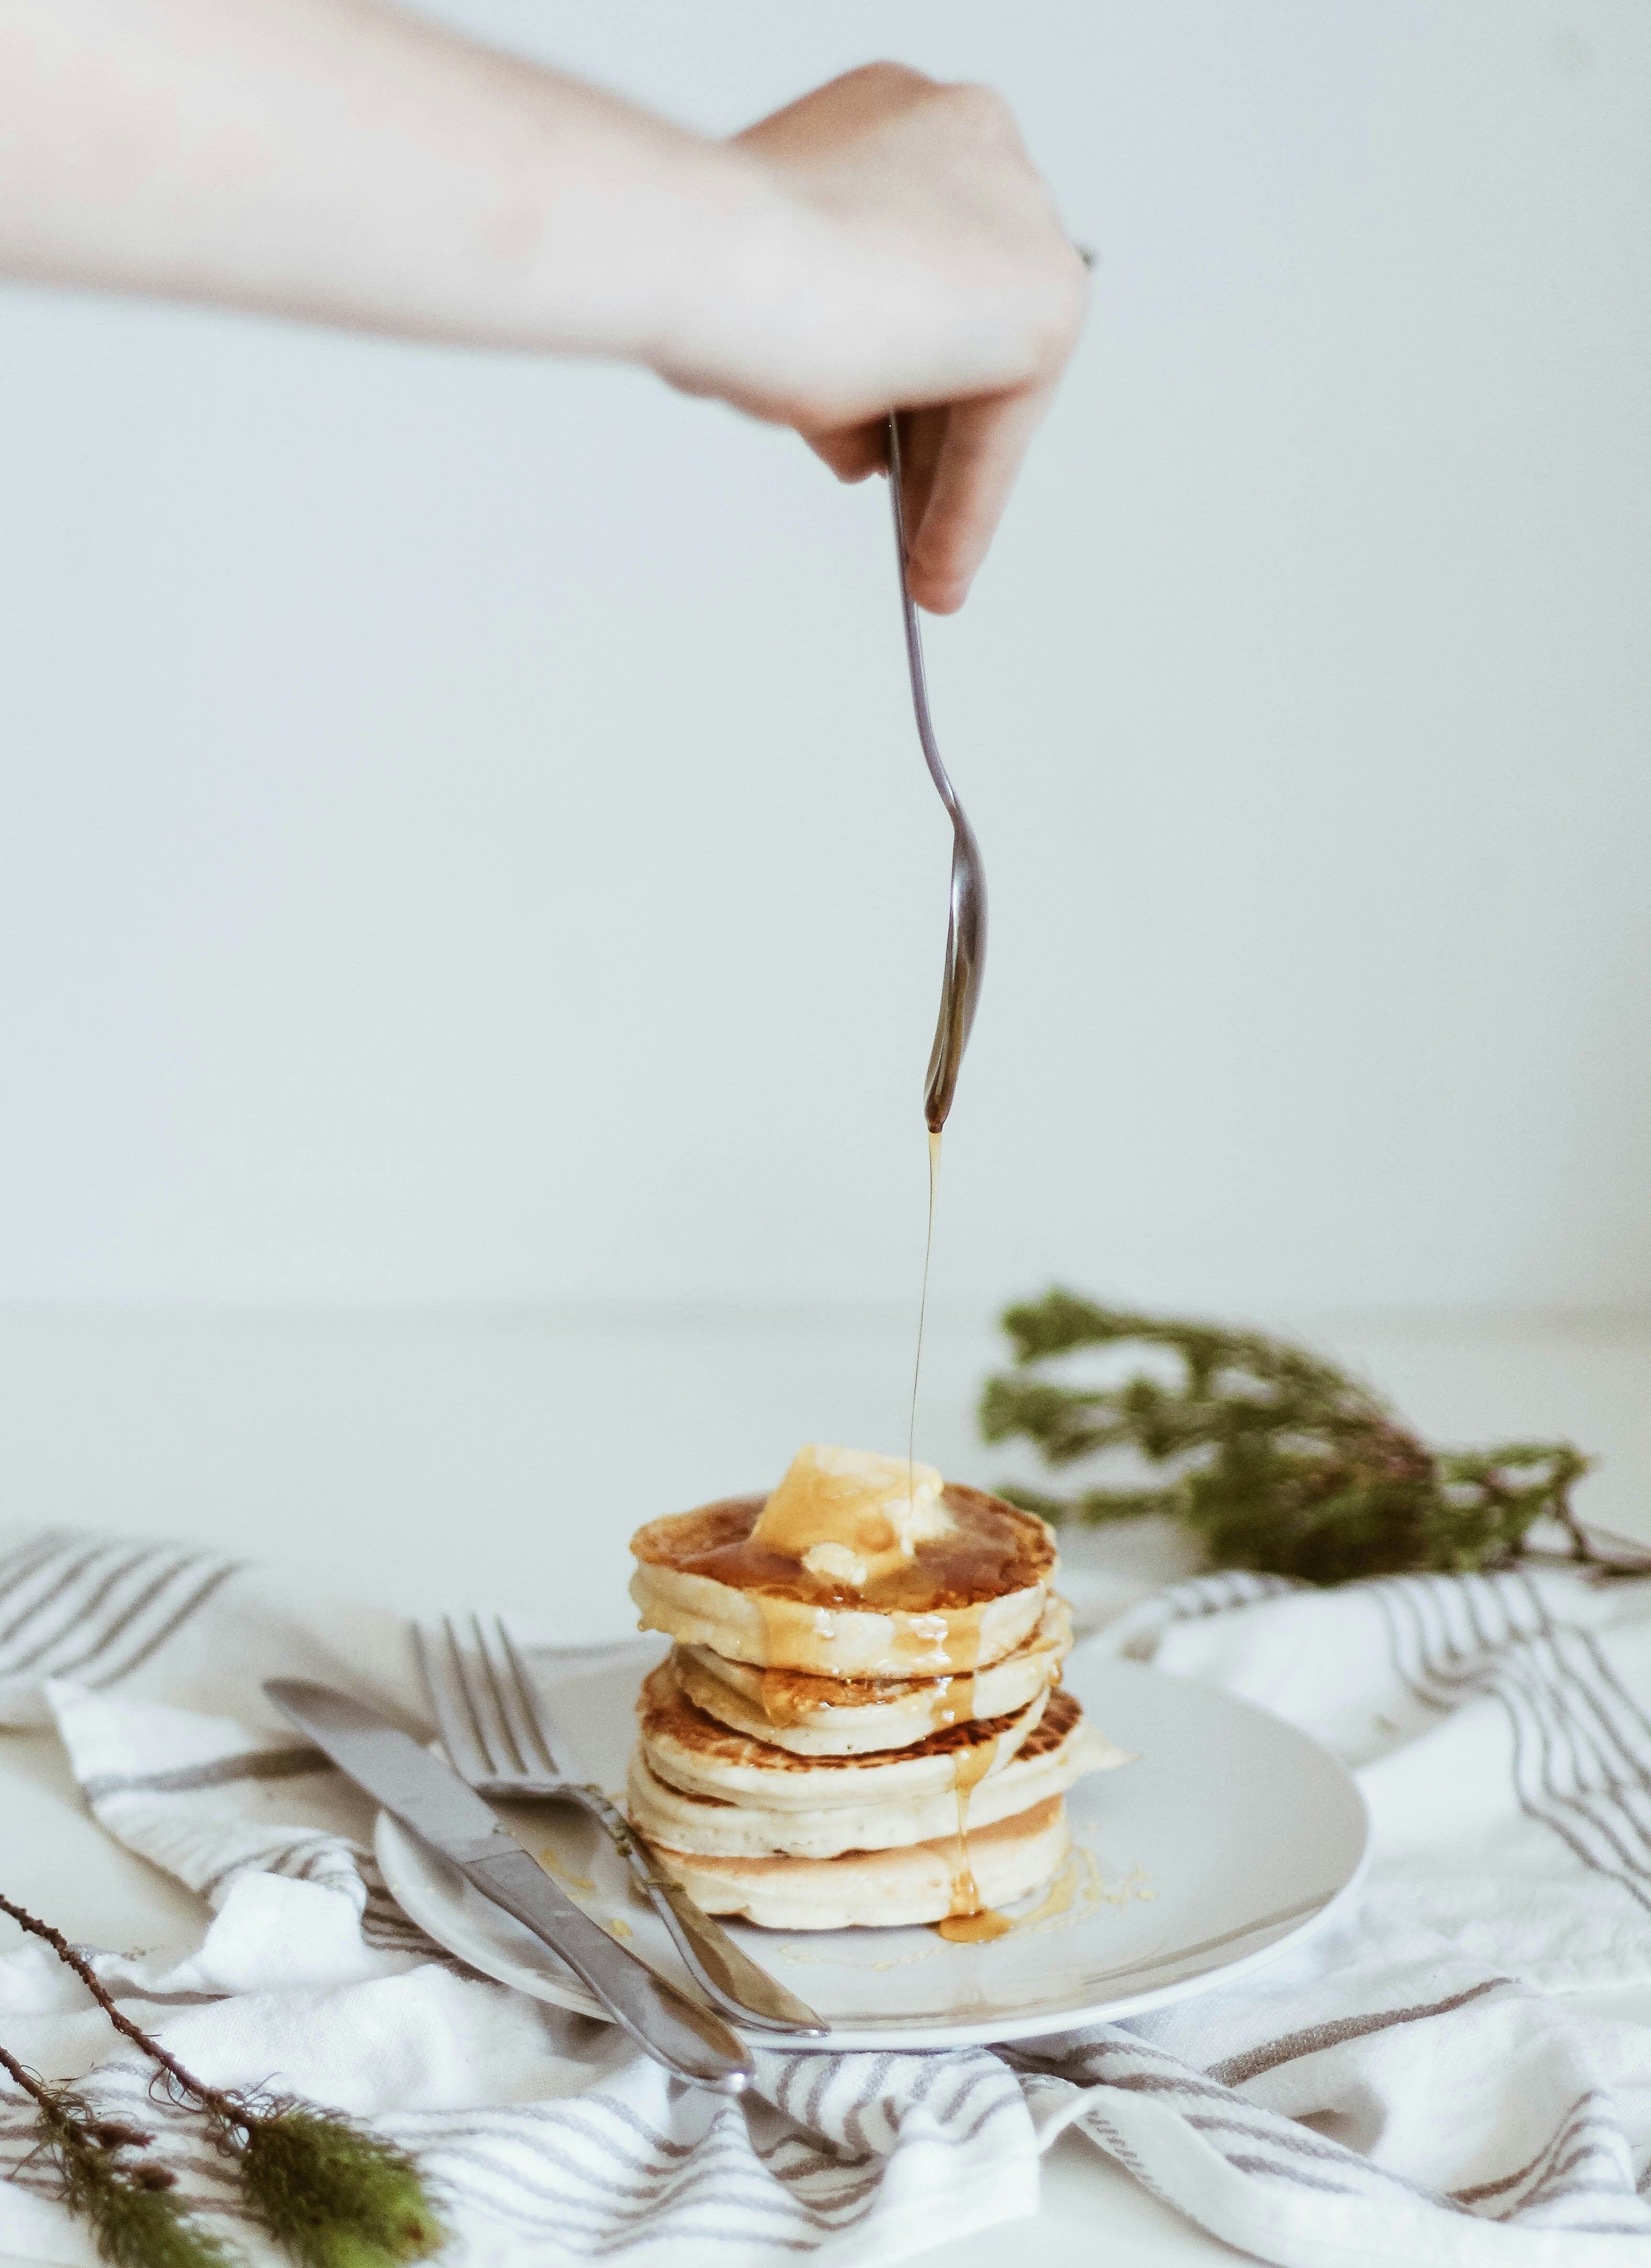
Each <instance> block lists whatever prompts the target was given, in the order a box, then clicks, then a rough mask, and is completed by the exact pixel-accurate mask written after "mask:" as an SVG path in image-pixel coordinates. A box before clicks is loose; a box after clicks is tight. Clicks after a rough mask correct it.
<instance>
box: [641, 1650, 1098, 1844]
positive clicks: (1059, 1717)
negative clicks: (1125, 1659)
mask: <svg viewBox="0 0 1651 2268" xmlns="http://www.w3.org/2000/svg"><path fill="white" fill-rule="evenodd" d="M644 1695H645V1699H644V1706H643V1711H642V1737H641V1739H640V1740H639V1741H638V1744H637V1748H636V1749H635V1751H634V1753H633V1755H632V1756H631V1760H630V1776H629V1779H628V1783H627V1790H626V1799H627V1806H628V1808H629V1810H630V1817H631V1821H632V1823H633V1824H634V1825H635V1826H636V1828H637V1829H638V1831H639V1832H640V1833H641V1834H642V1835H644V1836H645V1837H646V1838H647V1840H648V1841H649V1842H650V1843H652V1844H661V1845H665V1846H666V1847H667V1849H670V1850H674V1851H685V1852H697V1853H699V1854H701V1855H704V1856H711V1857H719V1858H720V1857H726V1858H766V1857H775V1856H786V1857H792V1858H802V1859H830V1858H835V1857H837V1855H839V1854H840V1853H841V1852H845V1851H881V1850H888V1849H891V1848H893V1847H895V1846H896V1845H903V1844H908V1843H919V1842H924V1841H927V1840H930V1839H932V1838H933V1837H943V1836H945V1835H947V1833H948V1832H949V1833H952V1834H955V1832H956V1829H957V1825H958V1797H959V1795H960V1793H962V1794H964V1795H965V1797H966V1804H967V1818H968V1823H969V1839H970V1845H971V1847H972V1844H973V1837H974V1830H975V1828H976V1827H977V1826H983V1827H984V1826H990V1825H991V1823H992V1822H993V1821H995V1820H999V1819H1006V1818H1008V1817H1009V1816H1011V1815H1013V1813H1015V1812H1017V1811H1024V1810H1027V1809H1028V1808H1031V1807H1032V1806H1033V1805H1035V1804H1037V1803H1040V1802H1042V1801H1043V1800H1045V1799H1047V1798H1049V1797H1051V1796H1057V1795H1062V1794H1064V1793H1065V1791H1066V1789H1067V1788H1069V1787H1070V1786H1072V1783H1073V1782H1074V1781H1075V1780H1077V1779H1079V1778H1081V1776H1082V1775H1083V1774H1084V1773H1085V1772H1087V1771H1104V1770H1106V1769H1108V1768H1109V1766H1111V1765H1113V1764H1124V1763H1125V1762H1127V1758H1126V1757H1125V1756H1124V1753H1123V1751H1122V1750H1121V1749H1117V1748H1115V1747H1114V1746H1113V1745H1112V1743H1111V1742H1109V1740H1108V1739H1107V1738H1106V1735H1105V1734H1103V1733H1102V1732H1100V1731H1099V1730H1097V1729H1096V1728H1095V1727H1093V1726H1090V1725H1088V1724H1087V1723H1086V1722H1085V1721H1084V1718H1083V1712H1082V1711H1081V1710H1080V1708H1079V1706H1078V1704H1077V1702H1076V1701H1074V1700H1073V1699H1072V1696H1071V1695H1070V1694H1069V1693H1065V1692H1060V1691H1056V1692H1053V1693H1050V1695H1049V1697H1048V1699H1047V1702H1046V1704H1045V1705H1044V1706H1043V1712H1042V1715H1041V1717H1038V1718H1037V1719H1036V1721H1028V1719H1030V1718H1031V1716H1032V1712H1029V1711H1028V1712H1023V1715H1022V1717H1020V1718H1014V1717H1010V1718H1002V1719H997V1720H995V1721H993V1722H987V1723H981V1722H979V1721H973V1722H970V1723H969V1724H965V1725H954V1726H951V1727H947V1730H946V1731H944V1732H940V1733H932V1734H930V1735H929V1737H928V1739H927V1740H926V1741H921V1742H916V1743H914V1744H913V1745H912V1746H910V1747H908V1748H904V1749H893V1750H890V1751H885V1752H882V1753H881V1754H875V1755H870V1756H837V1757H832V1758H830V1759H829V1761H828V1762H826V1763H824V1764H822V1761H821V1760H820V1759H818V1758H814V1757H807V1756H794V1755H792V1754H791V1753H790V1752H789V1751H788V1750H785V1749H773V1748H768V1749H765V1748H764V1747H763V1744H762V1743H761V1742H753V1741H749V1740H747V1739H746V1738H744V1737H743V1736H742V1735H741V1734H736V1733H733V1732H730V1731H729V1730H728V1728H727V1727H724V1726H721V1725H719V1724H717V1723H716V1722H715V1721H714V1720H713V1719H710V1718H708V1717H706V1716H705V1715H704V1712H702V1711H699V1710H697V1709H695V1708H694V1706H693V1705H692V1703H691V1702H689V1701H687V1700H685V1699H684V1698H683V1697H682V1694H681V1693H680V1692H678V1691H677V1690H675V1689H674V1681H672V1680H671V1679H670V1678H669V1675H668V1667H667V1666H662V1668H660V1670H656V1671H655V1672H654V1673H653V1674H652V1676H651V1677H650V1678H649V1680H648V1683H647V1684H646V1686H645V1688H644ZM718 1789H721V1790H722V1791H723V1792H722V1793H716V1792H715V1791H717V1790H718Z"/></svg>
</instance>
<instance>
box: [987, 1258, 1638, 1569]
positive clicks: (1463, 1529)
mask: <svg viewBox="0 0 1651 2268" xmlns="http://www.w3.org/2000/svg"><path fill="white" fill-rule="evenodd" d="M1003 1328H1004V1329H1005V1330H1006V1333H1007V1334H1008V1337H1009V1339H1010V1342H1011V1344H1012V1345H1013V1351H1014V1362H1015V1367H1014V1369H1013V1371H1011V1372H1009V1373H1006V1374H1002V1375H999V1376H997V1377H993V1378H989V1379H988V1380H987V1381H986V1384H985V1388H984V1391H983V1394H982V1396H981V1403H980V1426H981V1432H982V1433H983V1434H984V1437H985V1439H986V1440H988V1441H1004V1440H1010V1439H1012V1438H1014V1437H1019V1438H1021V1439H1023V1440H1029V1441H1033V1442H1035V1443H1036V1445H1037V1447H1038V1449H1039V1450H1040V1451H1041V1453H1042V1455H1043V1462H1045V1463H1046V1464H1048V1465H1050V1466H1053V1467H1060V1466H1064V1465H1068V1464H1072V1463H1075V1462H1078V1461H1079V1460H1080V1459H1081V1458H1084V1457H1087V1456H1090V1455H1093V1454H1096V1453H1099V1452H1103V1451H1109V1450H1127V1451H1130V1452H1132V1453H1133V1454H1134V1455H1135V1456H1136V1457H1137V1458H1139V1459H1142V1460H1144V1461H1145V1462H1146V1464H1148V1465H1149V1466H1152V1467H1157V1468H1161V1469H1164V1472H1165V1478H1164V1479H1163V1480H1162V1481H1161V1482H1158V1483H1156V1484H1154V1485H1151V1486H1147V1487H1122V1488H1114V1487H1104V1486H1098V1485H1097V1486H1091V1487H1089V1488H1086V1489H1082V1490H1080V1491H1078V1492H1077V1493H1075V1494H1074V1495H1071V1496H1057V1495H1051V1494H1047V1493H1045V1492H1043V1491H1039V1490H1036V1489H1028V1488H1021V1487H1017V1486H1014V1485H1008V1486H1006V1487H1005V1488H1004V1490H1003V1491H1002V1492H1003V1494H1004V1495H1005V1496H1006V1497H1007V1498H1009V1499H1011V1500H1012V1501H1013V1502H1014V1503H1016V1504H1019V1505H1021V1506H1025V1507H1026V1509H1027V1510H1028V1511H1032V1512H1037V1513H1042V1514H1043V1517H1044V1518H1045V1519H1047V1520H1051V1521H1057V1522H1058V1521H1063V1520H1067V1519H1076V1520H1078V1521H1081V1522H1084V1523H1086V1524H1087V1525H1089V1526H1102V1525H1105V1524H1107V1523H1109V1522H1111V1521H1125V1520H1139V1519H1143V1518H1146V1517H1148V1516H1150V1515H1153V1514H1154V1513H1156V1514H1162V1515H1166V1516H1168V1518H1170V1519H1172V1520H1174V1521H1178V1522H1179V1523H1180V1524H1181V1525H1182V1526H1183V1527H1185V1528H1188V1529H1190V1531H1191V1532H1192V1534H1193V1535H1195V1536H1197V1538H1198V1541H1199V1543H1201V1545H1202V1546H1203V1550H1204V1555H1205V1561H1206V1564H1208V1565H1211V1566H1220V1567H1248V1568H1253V1569H1255V1570H1257V1571H1258V1572H1264V1573H1270V1574H1278V1575H1290V1576H1294V1577H1296V1578H1297V1579H1298V1580H1302V1581H1305V1582H1308V1583H1319V1584H1328V1583H1342V1582H1347V1581H1350V1580H1353V1579H1355V1578H1357V1577H1360V1576H1367V1575H1385V1574H1396V1573H1399V1572H1406V1571H1411V1570H1419V1569H1426V1570H1432V1571H1434V1572H1451V1573H1455V1572H1463V1571H1465V1570H1469V1569H1490V1568H1496V1567H1506V1566H1509V1565H1513V1564H1514V1562H1515V1561H1516V1560H1519V1559H1522V1558H1525V1557H1543V1556H1545V1557H1556V1556H1557V1557H1565V1558H1567V1559H1570V1560H1573V1561H1575V1562H1578V1563H1581V1564H1582V1565H1586V1566H1588V1567H1590V1568H1592V1569H1594V1570H1595V1571H1596V1572H1599V1573H1601V1574H1610V1575H1628V1574H1643V1573H1647V1572H1651V1554H1648V1553H1646V1552H1644V1551H1641V1550H1639V1549H1638V1548H1637V1547H1636V1546H1634V1545H1633V1544H1622V1543H1620V1540H1619V1539H1618V1538H1615V1537H1606V1536H1603V1535H1602V1534H1601V1533H1600V1531H1598V1530H1589V1529H1587V1528H1583V1527H1582V1526H1581V1523H1580V1522H1579V1521H1578V1520H1577V1518H1576V1515H1575V1513H1574V1511H1573V1510H1572V1506H1571V1491H1572V1489H1573V1488H1574V1485H1575V1484H1576V1483H1577V1482H1578V1481H1579V1480H1580V1479H1581V1476H1582V1475H1583V1474H1584V1473H1586V1472H1587V1471H1588V1467H1589V1460H1588V1458H1587V1457H1585V1456H1584V1455H1583V1454H1582V1453H1581V1451H1580V1450H1579V1449H1578V1448H1576V1447H1574V1445H1573V1444H1572V1443H1571V1442H1569V1441H1509V1442H1504V1443H1502V1444H1500V1446H1499V1447H1494V1448H1490V1449H1476V1450H1440V1449H1434V1448H1430V1447H1428V1446H1427V1444H1426V1442H1424V1441H1423V1440H1420V1438H1419V1436H1418V1435H1417V1434H1415V1433H1413V1432H1411V1430H1410V1429H1409V1427H1407V1426H1406V1425H1404V1424H1403V1423H1401V1421H1400V1420H1399V1419H1398V1418H1397V1417H1396V1416H1395V1415H1394V1414H1393V1412H1392V1411H1391V1410H1389V1408H1388V1407H1387V1405H1386V1404H1385V1403H1383V1402H1382V1400H1381V1399H1380V1398H1379V1396H1378V1395H1376V1394H1375V1392H1374V1391H1373V1390H1372V1389H1371V1388H1369V1387H1367V1386H1366V1385H1365V1384H1363V1383H1362V1382H1361V1381H1359V1380H1357V1379H1355V1378H1353V1377H1352V1376H1350V1375H1349V1374H1348V1373H1346V1372H1345V1371H1343V1370H1340V1369H1338V1367H1337V1366H1335V1365H1334V1364H1333V1363H1331V1362H1329V1361H1327V1360H1326V1359H1324V1358H1323V1356H1322V1355H1318V1354H1315V1353H1313V1352H1311V1351H1308V1349H1307V1348H1305V1347H1301V1346H1297V1345H1295V1344H1293V1343H1292V1342H1290V1341H1289V1340H1286V1339H1279V1338H1272V1337H1267V1336H1266V1335H1265V1334H1264V1333H1262V1332H1259V1331H1242V1330H1229V1329H1224V1328H1222V1327H1221V1326H1220V1325H1218V1324H1213V1323H1203V1322H1179V1321H1176V1320H1173V1319H1169V1318H1165V1317H1162V1316H1154V1315H1141V1314H1131V1313H1129V1312H1127V1311H1126V1310H1124V1309H1120V1308H1114V1307H1102V1306H1099V1305H1097V1304H1096V1303H1095V1301H1093V1300H1084V1299H1080V1298H1079V1297H1078V1296H1077V1295H1076V1294H1075V1293H1073V1292H1064V1291H1058V1290H1057V1291H1051V1292H1048V1293H1046V1294H1045V1296H1044V1297H1043V1299H1041V1300H1033V1301H1029V1302H1028V1303H1026V1304H1025V1305H1022V1306H1017V1307H1010V1308H1008V1309H1006V1311H1005V1314H1004V1316H1003ZM1084 1348H1114V1349H1117V1348H1124V1349H1129V1350H1131V1351H1141V1352H1146V1351H1147V1350H1153V1351H1155V1352H1156V1355H1157V1357H1158V1358H1159V1364H1158V1369H1157V1371H1156V1372H1154V1371H1153V1370H1151V1369H1148V1370H1140V1371H1137V1372H1135V1373H1133V1374H1131V1375H1130V1376H1128V1377H1126V1378H1125V1379H1124V1381H1122V1382H1121V1383H1120V1384H1117V1385H1111V1386H1084V1385H1073V1384H1070V1383H1067V1382H1064V1381H1062V1380H1061V1379H1060V1378H1059V1377H1051V1376H1050V1374H1049V1373H1047V1372H1046V1371H1043V1370H1040V1368H1039V1366H1040V1365H1042V1364H1045V1363H1049V1362H1051V1361H1053V1360H1055V1359H1058V1358H1059V1357H1061V1356H1065V1355H1068V1354H1072V1353H1073V1352H1076V1351H1079V1350H1080V1349H1084ZM1165 1356H1168V1357H1169V1358H1170V1363H1169V1366H1168V1367H1169V1370H1170V1372H1171V1373H1172V1374H1171V1375H1170V1376H1168V1377H1166V1376H1165V1375H1163V1374H1162V1373H1163V1370H1164V1364H1163V1361H1162V1358H1163V1357H1165ZM1542 1521H1550V1522H1552V1523H1553V1524H1554V1525H1555V1527H1557V1528H1559V1530H1560V1531H1562V1532H1563V1537H1564V1542H1563V1544H1562V1545H1561V1547H1560V1549H1559V1551H1558V1552H1557V1553H1556V1552H1553V1551H1549V1552H1546V1553H1542V1552H1539V1551H1538V1550H1537V1547H1536V1546H1535V1545H1534V1544H1533V1543H1532V1541H1531V1531H1532V1529H1533V1528H1536V1527H1537V1524H1538V1523H1539V1522H1542ZM1607 1543H1609V1544H1611V1545H1614V1546H1618V1547H1619V1548H1618V1549H1616V1550H1603V1549H1602V1548H1601V1547H1602V1545H1603V1544H1607Z"/></svg>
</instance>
